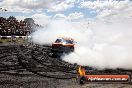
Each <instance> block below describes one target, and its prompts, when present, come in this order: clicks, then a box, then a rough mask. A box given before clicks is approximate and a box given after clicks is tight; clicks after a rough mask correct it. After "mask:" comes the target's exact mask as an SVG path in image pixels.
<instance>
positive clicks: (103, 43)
mask: <svg viewBox="0 0 132 88" xmlns="http://www.w3.org/2000/svg"><path fill="white" fill-rule="evenodd" d="M128 4H129V3H128ZM128 4H126V2H124V4H123V2H122V5H123V8H124V9H122V10H121V9H116V8H117V7H112V9H111V10H110V11H108V9H103V10H102V11H101V12H99V13H98V15H97V18H98V19H97V20H95V21H94V22H90V24H88V22H85V21H80V22H69V21H65V20H63V21H62V20H55V21H51V22H50V24H49V25H47V27H45V29H42V30H38V31H36V32H34V33H33V34H32V36H33V41H34V42H35V43H39V44H46V43H52V42H54V41H55V39H56V38H57V37H59V36H66V37H72V38H74V39H75V41H77V44H76V45H75V52H73V53H71V54H69V55H66V56H64V57H63V60H65V61H67V62H70V63H78V64H80V65H87V66H94V67H96V68H125V69H132V64H131V62H132V55H131V52H132V41H131V38H132V30H131V28H132V25H131V24H132V17H131V16H130V12H129V11H131V6H127V5H128ZM109 8H111V5H109ZM120 10H121V11H120ZM107 12H108V14H107ZM105 13H106V14H105ZM109 13H110V14H109ZM121 13H122V14H121ZM103 14H104V15H103ZM102 19H103V20H102Z"/></svg>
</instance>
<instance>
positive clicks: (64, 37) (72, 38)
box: [58, 37, 74, 41]
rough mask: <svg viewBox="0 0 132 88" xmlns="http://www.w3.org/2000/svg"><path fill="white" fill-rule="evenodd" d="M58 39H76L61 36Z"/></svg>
mask: <svg viewBox="0 0 132 88" xmlns="http://www.w3.org/2000/svg"><path fill="white" fill-rule="evenodd" d="M58 39H65V40H72V41H73V40H74V39H73V38H69V37H59V38H58Z"/></svg>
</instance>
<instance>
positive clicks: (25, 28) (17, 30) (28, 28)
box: [0, 16, 40, 36]
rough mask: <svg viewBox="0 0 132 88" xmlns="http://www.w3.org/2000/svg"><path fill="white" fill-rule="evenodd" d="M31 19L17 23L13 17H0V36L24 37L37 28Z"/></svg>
mask: <svg viewBox="0 0 132 88" xmlns="http://www.w3.org/2000/svg"><path fill="white" fill-rule="evenodd" d="M39 27H40V26H39V25H38V24H35V23H34V20H33V19H32V18H26V19H24V20H20V21H18V20H17V19H16V18H15V17H13V16H10V17H9V18H4V17H0V36H26V35H29V34H30V33H31V32H32V31H34V29H36V28H39Z"/></svg>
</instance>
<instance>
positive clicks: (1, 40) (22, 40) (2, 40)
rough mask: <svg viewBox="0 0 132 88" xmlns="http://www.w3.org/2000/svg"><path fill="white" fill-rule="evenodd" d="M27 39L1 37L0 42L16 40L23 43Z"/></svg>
mask: <svg viewBox="0 0 132 88" xmlns="http://www.w3.org/2000/svg"><path fill="white" fill-rule="evenodd" d="M24 41H25V39H23V38H16V39H11V38H8V39H1V38H0V43H12V42H16V43H23V42H24Z"/></svg>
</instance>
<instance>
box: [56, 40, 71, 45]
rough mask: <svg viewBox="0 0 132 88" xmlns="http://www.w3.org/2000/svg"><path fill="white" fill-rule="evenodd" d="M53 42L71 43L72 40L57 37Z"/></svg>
mask: <svg viewBox="0 0 132 88" xmlns="http://www.w3.org/2000/svg"><path fill="white" fill-rule="evenodd" d="M55 43H66V44H73V40H66V39H57V40H56V41H55Z"/></svg>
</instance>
